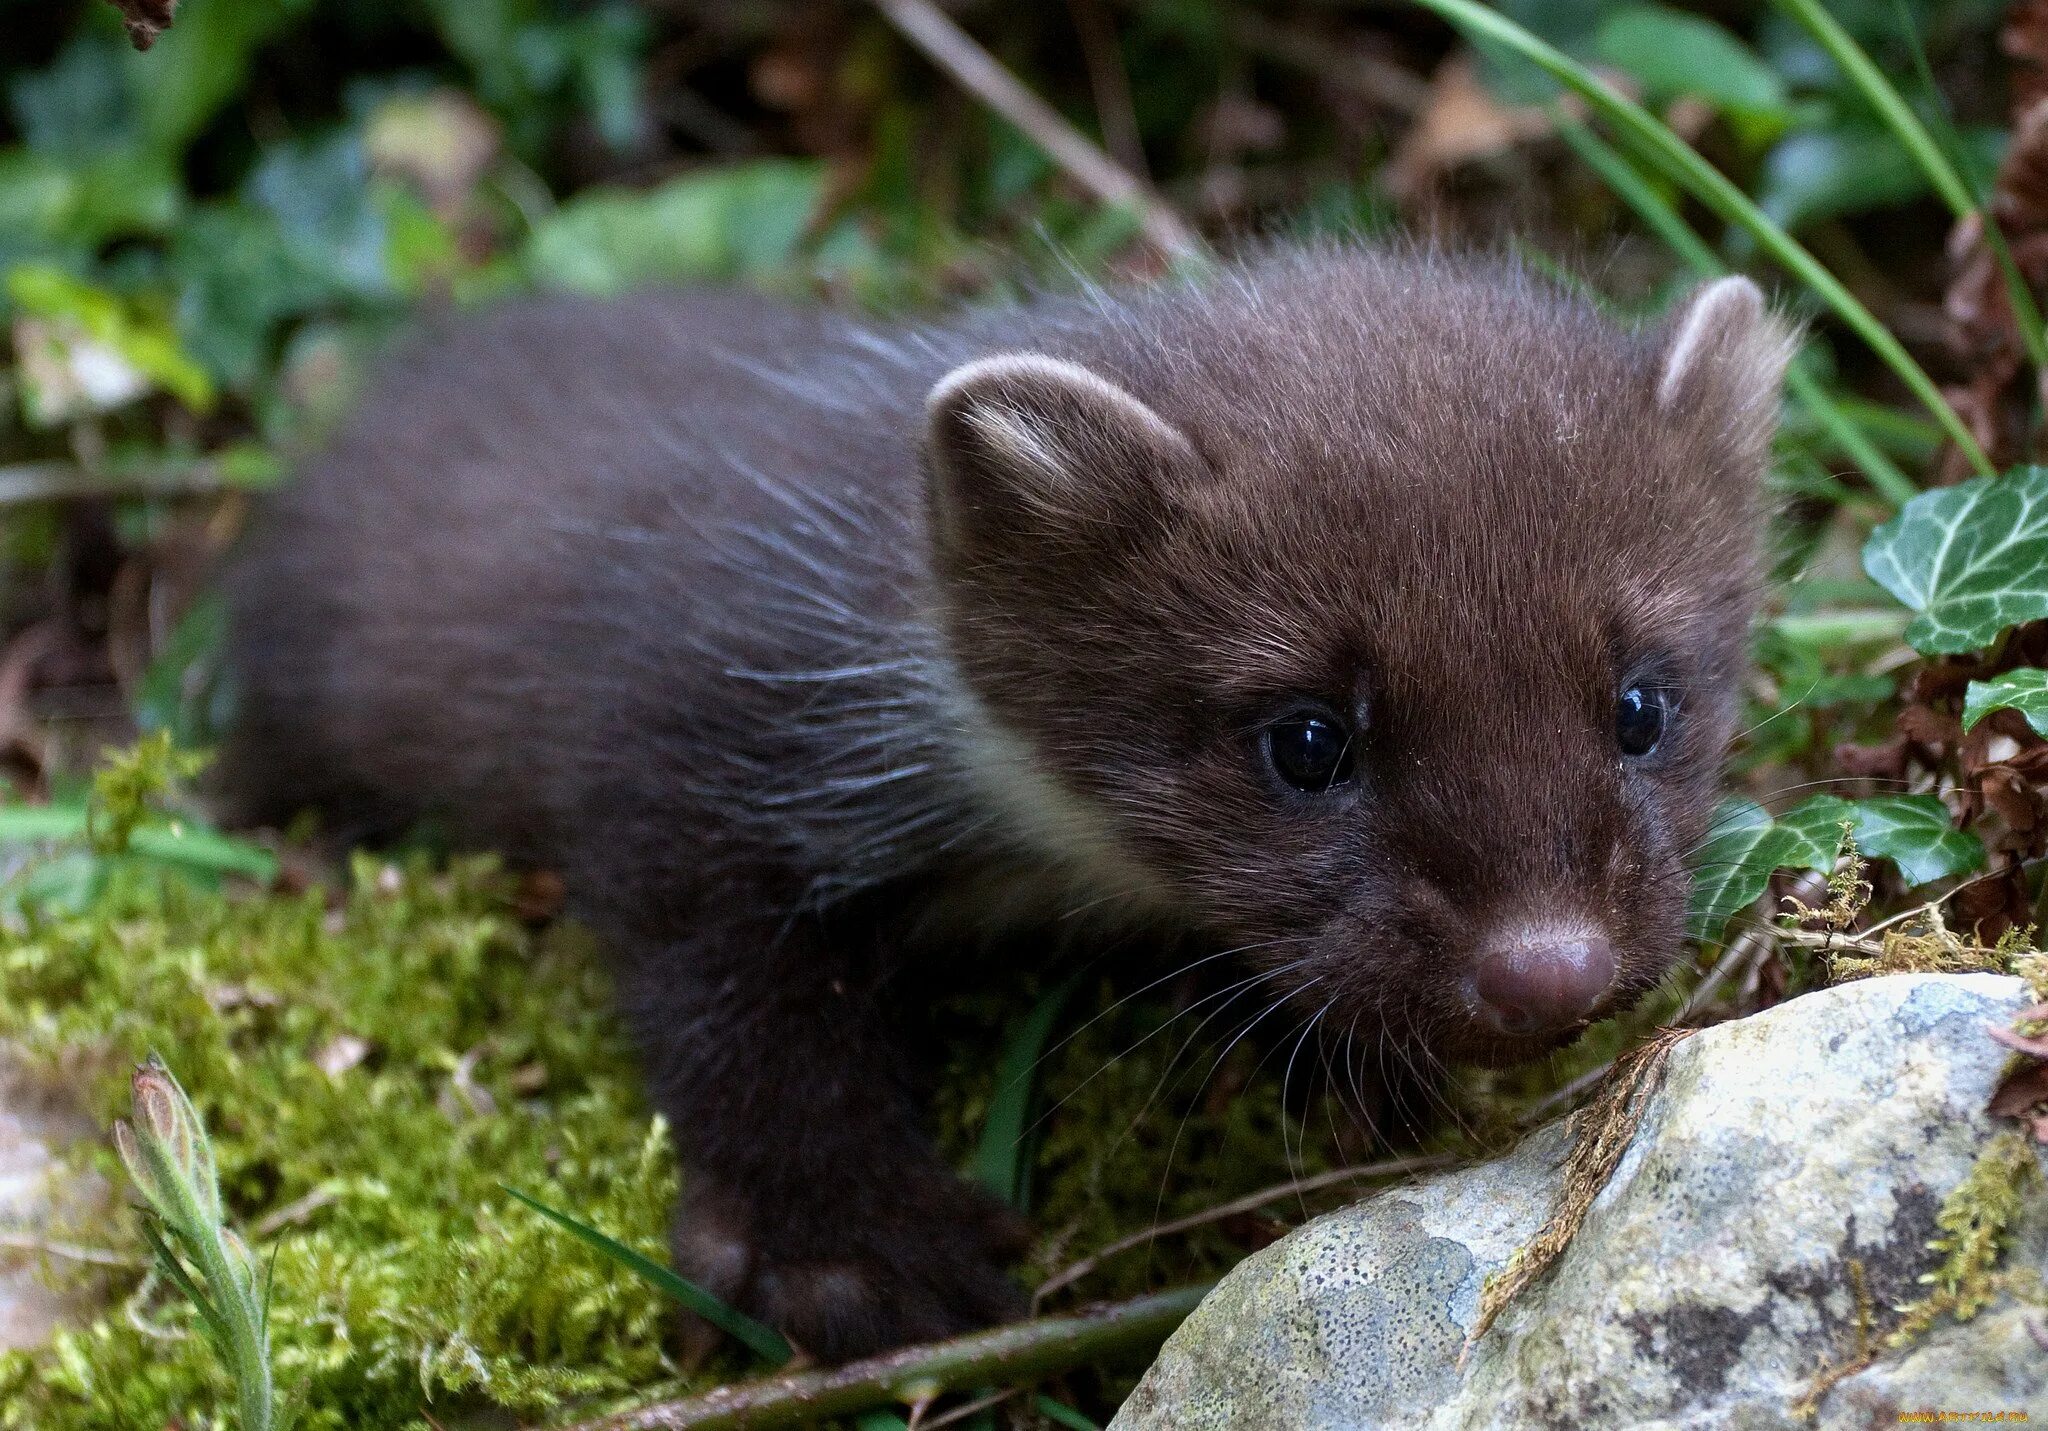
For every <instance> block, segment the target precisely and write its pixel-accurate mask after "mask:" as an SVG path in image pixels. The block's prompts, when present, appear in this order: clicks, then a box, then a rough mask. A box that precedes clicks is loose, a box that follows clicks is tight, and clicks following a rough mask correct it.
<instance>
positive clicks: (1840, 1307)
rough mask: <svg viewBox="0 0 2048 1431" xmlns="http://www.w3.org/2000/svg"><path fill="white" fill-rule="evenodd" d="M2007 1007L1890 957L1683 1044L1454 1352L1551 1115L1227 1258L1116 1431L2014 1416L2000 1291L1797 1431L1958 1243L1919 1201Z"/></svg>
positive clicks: (2028, 1386) (2037, 1259)
mask: <svg viewBox="0 0 2048 1431" xmlns="http://www.w3.org/2000/svg"><path fill="white" fill-rule="evenodd" d="M2032 997H2033V996H2032V994H2031V992H2030V991H2029V990H2028V989H2027V987H2026V986H2025V985H2024V984H2023V983H2022V982H2021V981H2020V980H2018V979H2014V978H2005V977H2000V976H1996V975H1991V974H1972V975H1900V976H1895V977H1887V978H1877V979H1869V980H1862V981H1858V982H1855V983H1851V984H1846V985H1842V986H1839V987H1836V988H1833V989H1828V990H1824V991H1821V992H1818V993H1814V994H1809V995H1806V996H1804V997H1802V998H1799V999H1795V1000H1792V1001H1790V1002H1789V1003H1786V1004H1783V1005H1780V1006H1778V1007H1777V1008H1774V1009H1771V1010H1769V1011H1767V1012H1765V1013H1762V1014H1759V1015H1756V1016H1755V1017H1752V1018H1749V1019H1744V1020H1741V1021H1738V1022H1735V1023H1730V1024H1723V1025H1720V1026H1719V1027H1716V1028H1713V1029H1709V1030H1706V1031H1704V1032H1702V1033H1699V1034H1697V1035H1695V1036H1693V1037H1691V1038H1689V1039H1686V1040H1685V1041H1684V1042H1682V1043H1680V1044H1679V1045H1678V1046H1677V1047H1676V1048H1675V1049H1674V1050H1673V1051H1672V1053H1671V1055H1670V1058H1669V1061H1668V1064H1667V1067H1666V1071H1665V1080H1664V1085H1663V1087H1662V1089H1661V1090H1660V1091H1659V1092H1658V1093H1657V1095H1656V1096H1655V1097H1654V1099H1653V1100H1652V1101H1651V1104H1650V1106H1649V1108H1648V1109H1647V1111H1646V1112H1645V1114H1644V1117H1643V1119H1642V1121H1641V1124H1640V1126H1639V1127H1638V1129H1637V1132H1636V1135H1635V1137H1634V1139H1633V1140H1632V1142H1631V1143H1630V1145H1629V1148H1628V1150H1627V1151H1626V1152H1625V1153H1624V1154H1623V1156H1622V1158H1621V1160H1620V1162H1619V1164H1618V1165H1617V1167H1616V1168H1615V1171H1614V1174H1613V1176H1612V1178H1611V1179H1610V1181H1609V1182H1608V1184H1607V1186H1606V1188H1605V1190H1604V1191H1602V1192H1601V1193H1600V1195H1599V1196H1598V1197H1596V1198H1595V1199H1594V1200H1593V1202H1592V1205H1591V1206H1590V1208H1589V1209H1588V1210H1587V1211H1586V1215H1585V1218H1584V1221H1583V1223H1582V1224H1581V1226H1580V1227H1579V1229H1578V1232H1577V1234H1576V1236H1575V1237H1574V1238H1573V1239H1572V1241H1571V1242H1570V1245H1569V1246H1567V1247H1566V1248H1565V1250H1564V1252H1563V1253H1562V1255H1560V1256H1559V1257H1558V1258H1557V1260H1556V1262H1555V1263H1554V1265H1553V1266H1552V1267H1551V1269H1550V1271H1549V1272H1548V1273H1547V1275H1546V1276H1544V1277H1543V1278H1541V1279H1539V1280H1538V1281H1536V1282H1535V1283H1533V1284H1532V1285H1531V1286H1529V1287H1527V1288H1526V1289H1524V1290H1523V1291H1522V1292H1521V1294H1520V1295H1519V1296H1517V1297H1516V1298H1515V1299H1514V1300H1513V1301H1512V1302H1511V1303H1510V1304H1509V1305H1508V1306H1507V1307H1506V1308H1505V1309H1504V1310H1503V1311H1502V1312H1501V1315H1500V1317H1499V1320H1498V1323H1497V1324H1496V1325H1495V1326H1494V1327H1493V1329H1492V1330H1491V1331H1489V1332H1487V1333H1486V1335H1485V1336H1483V1337H1481V1338H1480V1339H1479V1340H1478V1341H1477V1343H1476V1345H1475V1346H1474V1347H1473V1349H1472V1354H1471V1357H1470V1359H1469V1361H1468V1362H1467V1364H1466V1365H1465V1366H1464V1367H1463V1368H1462V1369H1461V1368H1460V1367H1459V1365H1458V1359H1459V1354H1460V1351H1461V1350H1462V1349H1463V1344H1464V1341H1465V1338H1466V1334H1467V1331H1468V1329H1470V1328H1472V1327H1473V1326H1474V1325H1475V1322H1476V1318H1477V1315H1478V1310H1479V1305H1480V1296H1481V1289H1482V1287H1483V1284H1484V1281H1485V1278H1486V1277H1487V1275H1488V1274H1489V1273H1492V1272H1495V1271H1497V1270H1498V1269H1499V1268H1501V1267H1502V1266H1504V1265H1506V1263H1507V1262H1508V1260H1509V1259H1510V1257H1511V1256H1512V1255H1513V1254H1514V1253H1515V1252H1516V1251H1517V1250H1518V1249H1519V1248H1521V1247H1522V1246H1524V1245H1525V1244H1526V1243H1527V1242H1528V1241H1529V1240H1530V1239H1531V1238H1532V1237H1534V1236H1535V1234H1536V1233H1537V1231H1538V1230H1539V1229H1540V1228H1541V1227H1542V1226H1543V1225H1544V1223H1545V1221H1546V1219H1547V1217H1548V1215H1549V1212H1550V1209H1551V1206H1552V1202H1553V1198H1554V1194H1555V1191H1556V1188H1557V1185H1558V1182H1559V1180H1560V1178H1561V1177H1562V1169H1563V1160H1564V1155H1565V1152H1566V1150H1567V1147H1568V1135H1567V1133H1566V1132H1565V1130H1564V1129H1562V1128H1561V1127H1559V1126H1557V1125H1553V1126H1552V1127H1550V1128H1547V1129H1545V1130H1543V1131H1541V1132H1538V1133H1537V1134H1534V1135H1532V1136H1531V1137H1530V1138H1529V1139H1527V1140H1526V1141H1525V1142H1524V1143H1523V1144H1522V1145H1521V1147H1520V1148H1518V1149H1517V1150H1516V1151H1515V1152H1514V1153H1513V1154H1511V1155H1510V1156H1509V1157H1507V1158H1505V1159H1502V1160H1499V1161H1496V1162H1493V1163H1487V1164H1481V1165H1479V1166H1476V1167H1471V1168H1467V1169H1463V1170H1461V1171H1458V1172H1455V1173H1449V1174H1445V1175H1441V1176H1439V1177H1435V1178H1431V1179H1428V1180H1425V1181H1423V1182H1421V1183H1418V1184H1416V1185H1414V1186H1411V1187H1408V1188H1403V1189H1400V1190H1397V1191H1393V1192H1388V1193H1383V1194H1381V1195H1380V1196H1378V1197H1376V1198H1373V1199H1371V1200H1369V1201H1367V1202H1364V1203H1361V1204H1359V1205H1357V1206H1355V1207H1352V1208H1349V1209H1345V1210H1343V1211H1341V1212H1337V1213H1333V1214H1330V1215H1328V1216H1326V1217H1323V1218H1321V1219H1318V1220H1317V1221H1315V1222H1313V1223H1310V1224H1309V1225H1308V1226H1307V1227H1305V1228H1302V1229H1301V1230H1299V1231H1298V1232H1296V1233H1295V1234H1293V1235H1292V1236H1291V1237H1289V1238H1287V1239H1285V1240H1284V1241H1282V1242H1280V1243H1278V1244H1276V1245H1275V1246H1274V1247H1272V1248H1269V1249H1267V1250H1266V1251H1265V1252H1263V1253H1261V1254H1259V1255H1257V1256H1256V1257H1254V1258H1252V1259H1250V1260H1249V1261H1247V1262H1246V1263H1244V1264H1242V1265H1241V1266H1240V1267H1239V1268H1238V1270H1237V1271H1236V1272H1234V1273H1233V1274H1232V1275H1231V1276H1230V1277H1229V1278H1227V1279H1225V1281H1224V1283H1223V1285H1222V1286H1221V1287H1220V1288H1219V1289H1218V1290H1217V1291H1216V1293H1214V1294H1213V1295H1212V1296H1211V1298H1210V1300H1209V1301H1208V1302H1207V1303H1205V1304H1204V1305H1203V1307H1201V1308H1200V1309H1198V1310H1197V1312H1196V1313H1195V1315H1194V1316H1193V1317H1191V1318H1190V1319H1189V1321H1188V1322H1187V1324H1186V1325H1184V1326H1183V1327H1182V1329H1181V1330H1180V1331H1179V1332H1177V1333H1176V1334H1175V1336H1174V1337H1173V1338H1172V1340H1171V1341H1169V1342H1168V1344H1167V1346H1166V1349H1165V1350H1164V1351H1163V1352H1162V1353H1161V1355H1160V1358H1159V1360H1158V1362H1157V1363H1156V1364H1155V1365H1154V1367H1153V1368H1152V1370H1151V1371H1150V1372H1149V1373H1148V1374H1147V1376H1146V1378H1145V1380H1144V1381H1143V1382H1142V1383H1141V1384H1140V1386H1139V1388H1138V1390H1137V1392H1136V1393H1135V1394H1134V1395H1133V1396H1132V1398H1131V1399H1130V1401H1129V1402H1127V1403H1126V1405H1125V1407H1124V1409H1123V1411H1122V1412H1121V1414H1120V1415H1119V1416H1118V1418H1117V1421H1116V1423H1115V1424H1116V1426H1117V1427H1118V1428H1122V1431H1141V1428H1152V1427H1162V1428H1163V1427H1169V1426H1170V1427H1174V1428H1177V1431H1178V1428H1197V1427H1205V1426H1214V1427H1224V1426H1247V1425H1257V1426H1262V1427H1273V1428H1284V1427H1295V1426H1301V1427H1307V1426H1331V1425H1343V1426H1358V1427H1369V1426H1379V1425H1401V1426H1429V1427H1443V1428H1449V1427H1480V1426H1488V1427H1493V1426H1501V1427H1551V1426H1607V1425H1612V1426H1680V1425H1683V1426H1686V1427H1700V1428H1705V1427H1721V1426H1728V1427H1736V1426H1740V1427H1745V1428H1747V1427H1766V1426H1783V1427H1788V1428H1789V1427H1794V1426H1799V1425H1802V1424H1818V1425H1819V1426H1821V1427H1828V1428H1834V1427H1843V1428H1846V1427H1852V1426H1855V1427H1861V1426H1865V1425H1869V1424H1873V1417H1876V1418H1878V1419H1882V1420H1886V1421H1889V1420H1891V1419H1893V1418H1895V1417H1896V1414H1897V1413H1898V1412H1899V1411H1900V1410H1910V1409H1915V1408H1918V1407H1923V1406H1934V1407H1949V1408H1957V1407H1963V1408H1969V1409H1984V1410H1993V1409H2020V1410H2024V1409H2028V1404H2029V1403H2030V1402H2031V1403H2032V1405H2033V1406H2034V1407H2035V1408H2038V1407H2039V1406H2040V1405H2041V1402H2042V1399H2043V1398H2048V1355H2043V1354H2042V1353H2041V1351H2040V1348H2039V1347H2038V1346H2037V1345H2035V1344H2034V1342H2033V1339H2032V1338H2031V1336H2029V1334H2028V1331H2027V1324H2026V1309H2025V1307H2024V1306H2022V1305H2021V1304H2019V1303H2018V1302H2016V1301H2015V1300H2014V1297H2013V1293H2014V1291H2015V1289H2016V1283H2014V1282H2002V1283H2000V1284H1999V1285H1998V1286H1997V1287H1996V1288H1994V1289H1991V1290H1992V1292H1993V1296H1992V1298H1991V1300H1990V1301H1989V1305H1988V1307H1986V1309H1985V1310H1984V1313H1983V1315H1982V1316H1979V1317H1978V1318H1977V1319H1976V1320H1975V1321H1972V1322H1970V1323H1968V1324H1959V1323H1957V1322H1955V1321H1954V1320H1952V1319H1950V1318H1947V1317H1932V1318H1929V1319H1928V1320H1929V1323H1930V1325H1929V1326H1927V1327H1923V1328H1919V1329H1918V1330H1919V1331H1921V1332H1923V1333H1924V1335H1920V1336H1917V1337H1905V1338H1901V1339H1900V1340H1901V1342H1902V1343H1903V1345H1899V1346H1892V1345H1887V1346H1885V1347H1883V1348H1882V1349H1881V1350H1880V1351H1879V1353H1878V1355H1877V1356H1876V1358H1875V1359H1874V1360H1873V1361H1872V1362H1871V1364H1869V1365H1867V1366H1865V1367H1863V1368H1862V1369H1860V1370H1857V1371H1855V1372H1854V1373H1853V1374H1851V1375H1847V1376H1843V1377H1841V1378H1840V1379H1839V1380H1837V1381H1836V1382H1834V1383H1833V1384H1832V1385H1829V1386H1827V1387H1825V1388H1824V1389H1823V1392H1822V1394H1821V1395H1820V1396H1819V1397H1818V1399H1817V1404H1816V1405H1814V1406H1813V1407H1812V1408H1811V1409H1812V1410H1813V1412H1814V1413H1815V1416H1814V1421H1813V1422H1812V1423H1807V1422H1805V1421H1804V1420H1803V1419H1802V1416H1801V1411H1802V1409H1804V1408H1801V1407H1800V1406H1799V1402H1800V1401H1801V1398H1802V1397H1803V1396H1804V1395H1805V1394H1806V1393H1807V1392H1808V1391H1809V1390H1810V1389H1812V1386H1813V1383H1814V1380H1815V1376H1816V1373H1818V1372H1820V1371H1822V1370H1823V1369H1825V1368H1827V1367H1829V1366H1831V1365H1835V1364H1838V1363H1840V1362H1842V1361H1843V1360H1844V1359H1845V1358H1848V1357H1851V1356H1853V1355H1854V1354H1855V1351H1856V1349H1857V1343H1858V1339H1859V1335H1860V1336H1861V1337H1862V1338H1863V1339H1864V1340H1865V1341H1868V1340H1869V1339H1870V1338H1871V1336H1872V1335H1873V1331H1874V1332H1875V1333H1876V1334H1882V1333H1883V1332H1884V1331H1886V1330H1888V1329H1890V1328H1891V1327H1892V1326H1893V1324H1894V1319H1895V1317H1896V1311H1897V1309H1901V1308H1906V1307H1910V1306H1913V1305H1914V1304H1916V1303H1919V1302H1920V1301H1921V1299H1922V1298H1923V1297H1924V1296H1925V1295H1926V1293H1927V1287H1926V1286H1925V1285H1923V1283H1922V1280H1921V1279H1922V1278H1923V1276H1924V1275H1926V1274H1928V1273H1930V1272H1933V1271H1935V1270H1936V1268H1937V1265H1938V1264H1941V1262H1942V1257H1941V1255H1940V1254H1939V1253H1938V1252H1937V1251H1934V1250H1930V1245H1929V1244H1930V1243H1931V1242H1933V1241H1934V1240H1935V1239H1937V1238H1940V1237H1947V1238H1950V1239H1952V1240H1953V1239H1956V1238H1958V1237H1963V1238H1968V1237H1970V1236H1972V1235H1973V1234H1972V1231H1971V1229H1970V1228H1967V1227H1962V1226H1961V1225H1960V1224H1958V1225H1948V1224H1950V1223H1954V1219H1953V1218H1947V1219H1945V1218H1944V1207H1945V1200H1946V1199H1947V1198H1948V1197H1949V1195H1950V1193H1951V1192H1952V1191H1953V1190H1955V1189H1957V1188H1959V1187H1961V1186H1963V1185H1964V1184H1965V1183H1966V1181H1967V1180H1969V1179H1970V1178H1971V1176H1972V1174H1973V1171H1975V1170H1977V1169H1978V1168H1979V1163H1980V1159H1981V1158H1982V1157H1983V1156H1984V1152H1985V1149H1986V1147H1987V1145H1990V1144H1991V1140H1992V1138H1993V1136H1994V1132H1995V1130H1994V1128H1993V1126H1992V1120H1991V1119H1990V1118H1989V1117H1988V1115H1987V1114H1986V1113H1985V1111H1984V1109H1985V1104H1986V1102H1987V1100H1988V1098H1989V1095H1990V1093H1991V1090H1992V1088H1993V1087H1994V1086H1995V1085H1996V1084H1997V1082H1998V1080H1999V1077H2000V1075H2001V1073H2002V1071H2003V1067H2004V1064H2005V1050H2003V1049H2002V1048H2001V1047H2000V1046H1999V1045H1998V1044H1996V1043H1994V1042H1993V1041H1992V1040H1991V1039H1989V1038H1987V1037H1985V1035H1984V1032H1983V1027H1984V1024H1985V1023H1986V1022H1988V1021H1993V1020H1998V1021H2010V1019H2011V1018H2012V1016H2013V1015H2014V1013H2015V1012H2016V1011H2017V1010H2018V1009H2020V1008H2022V1007H2024V1006H2025V1005H2027V1004H2028V1003H2029V1002H2031V1001H2032ZM2001 1238H2002V1240H2004V1241H2006V1242H2009V1243H2010V1245H2011V1259H2012V1261H2013V1263H2014V1264H2015V1265H2018V1266H2040V1265H2042V1263H2043V1261H2044V1259H2048V1199H2044V1198H2043V1196H2042V1195H2041V1193H2040V1191H2039V1189H2038V1186H2035V1187H2033V1188H2030V1189H2029V1190H2028V1191H2027V1192H2026V1193H2025V1196H2024V1200H2023V1202H2022V1204H2021V1205H2020V1206H2018V1207H2017V1209H2015V1210H2014V1215H2013V1216H2012V1217H2011V1218H2009V1219H2008V1220H2007V1225H2006V1226H2005V1228H2004V1231H2003V1232H2002V1233H2001ZM1979 1286H1980V1290H1981V1289H1982V1284H1979ZM1391 1288H1400V1289H1402V1291H1401V1294H1400V1297H1399V1298H1398V1299H1390V1297H1389V1289H1391ZM1859 1289H1860V1295H1859ZM2017 1290H2021V1291H2024V1290H2025V1289H2024V1288H2018V1289H2017ZM1397 1301H1398V1305H1397V1304H1396V1302H1397ZM1872 1323H1874V1324H1875V1326H1874V1328H1873V1326H1872V1325H1871V1324H1872ZM1859 1329H1860V1331H1859Z"/></svg>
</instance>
